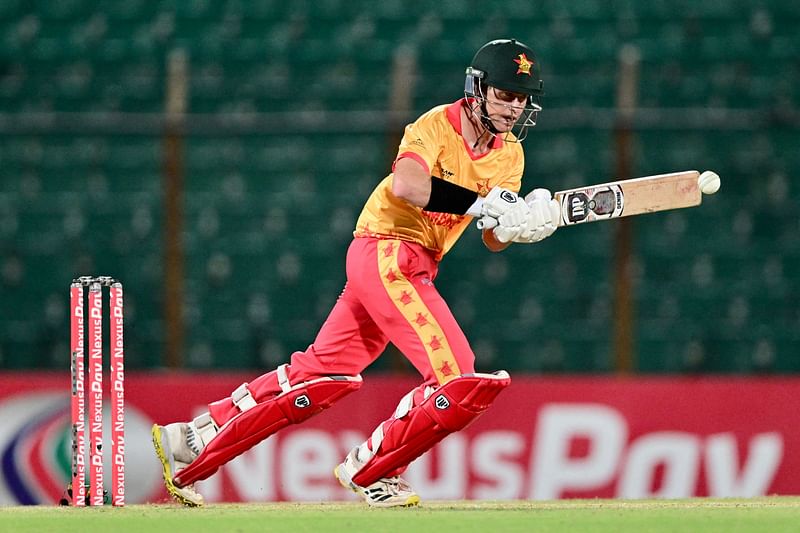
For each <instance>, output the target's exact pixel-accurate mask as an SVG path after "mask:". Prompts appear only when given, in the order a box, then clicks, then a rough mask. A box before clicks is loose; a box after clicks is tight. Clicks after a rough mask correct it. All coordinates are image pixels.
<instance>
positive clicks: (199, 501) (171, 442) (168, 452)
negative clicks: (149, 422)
mask: <svg viewBox="0 0 800 533" xmlns="http://www.w3.org/2000/svg"><path fill="white" fill-rule="evenodd" d="M151 433H152V436H153V447H154V448H155V450H156V455H157V456H158V460H159V461H161V466H162V468H163V473H164V485H166V487H167V492H169V493H170V495H171V496H172V497H173V498H175V499H176V500H177V501H178V502H180V503H182V504H184V505H187V506H189V507H199V506H201V505H203V503H205V500H204V499H203V495H202V494H200V493H199V492H197V491H196V490H195V489H194V484H191V485H186V486H185V487H179V486H177V485H175V483H174V481H173V479H174V478H175V473H176V472H177V471H178V470H181V469H183V468H186V467H187V466H188V465H189V463H191V462H192V461H193V460H194V459H195V458H196V457H197V455H198V453H199V452H196V451H195V450H193V449H192V446H190V444H192V443H193V442H194V441H196V440H197V438H196V436H195V435H194V430H193V429H192V428H191V427H190V425H189V424H187V423H185V422H177V423H174V424H167V425H166V426H159V425H158V424H154V425H153V429H152V431H151Z"/></svg>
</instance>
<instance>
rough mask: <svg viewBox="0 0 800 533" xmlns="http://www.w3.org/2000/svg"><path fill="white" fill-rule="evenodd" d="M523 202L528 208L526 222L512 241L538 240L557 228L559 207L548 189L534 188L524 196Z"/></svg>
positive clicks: (528, 241) (527, 241) (526, 241)
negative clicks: (523, 228) (522, 229)
mask: <svg viewBox="0 0 800 533" xmlns="http://www.w3.org/2000/svg"><path fill="white" fill-rule="evenodd" d="M525 203H526V204H527V205H528V207H529V208H530V211H529V213H528V223H527V225H526V228H525V230H524V231H522V232H521V233H520V234H519V235H517V236H516V237H515V238H514V239H513V241H514V242H521V243H528V244H530V243H534V242H539V241H541V240H543V239H546V238H547V237H549V236H550V235H552V234H553V233H554V232H555V231H556V230H557V229H558V220H559V217H560V216H561V208H560V206H559V205H558V202H557V201H555V200H553V195H552V194H551V193H550V191H549V190H547V189H534V190H533V191H531V192H530V193H528V195H527V196H525Z"/></svg>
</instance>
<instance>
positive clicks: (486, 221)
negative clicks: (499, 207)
mask: <svg viewBox="0 0 800 533" xmlns="http://www.w3.org/2000/svg"><path fill="white" fill-rule="evenodd" d="M477 225H478V229H492V228H493V227H495V226H497V219H495V218H492V217H483V218H481V219H479V220H478V224H477Z"/></svg>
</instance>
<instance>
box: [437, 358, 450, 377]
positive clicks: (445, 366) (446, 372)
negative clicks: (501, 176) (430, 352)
mask: <svg viewBox="0 0 800 533" xmlns="http://www.w3.org/2000/svg"><path fill="white" fill-rule="evenodd" d="M439 373H440V374H441V375H443V376H452V375H453V369H452V368H450V363H448V362H447V361H445V362H444V363H442V366H441V367H439Z"/></svg>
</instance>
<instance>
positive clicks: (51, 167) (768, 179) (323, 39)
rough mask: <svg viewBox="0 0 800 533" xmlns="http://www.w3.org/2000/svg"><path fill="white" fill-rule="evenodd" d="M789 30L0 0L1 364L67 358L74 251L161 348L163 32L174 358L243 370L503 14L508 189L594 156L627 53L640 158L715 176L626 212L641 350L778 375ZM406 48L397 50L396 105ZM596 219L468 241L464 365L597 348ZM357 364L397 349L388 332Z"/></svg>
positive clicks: (791, 328) (793, 94) (604, 254)
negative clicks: (708, 183)
mask: <svg viewBox="0 0 800 533" xmlns="http://www.w3.org/2000/svg"><path fill="white" fill-rule="evenodd" d="M799 28H800V4H798V3H797V2H796V1H791V0H780V1H777V0H776V1H753V2H747V1H725V0H717V1H714V2H690V1H677V2H675V1H671V2H667V1H652V2H639V1H612V2H603V1H599V0H580V1H575V2H557V1H528V0H506V1H480V2H478V1H475V2H472V1H470V2H458V1H454V0H443V1H436V2H427V1H426V2H407V1H405V2H400V1H397V0H388V1H380V2H368V1H347V2H345V1H341V2H340V1H332V0H328V1H319V2H311V1H292V2H288V1H274V0H256V1H252V2H250V1H243V0H227V1H223V0H220V1H212V0H197V1H187V2H181V1H177V0H173V1H161V2H149V1H144V0H133V1H126V2H112V1H101V2H91V1H89V0H44V1H31V2H28V1H23V0H5V1H3V2H2V3H0V252H1V254H2V255H1V256H0V368H3V369H20V368H29V369H33V368H53V369H60V370H64V371H66V368H67V365H68V359H69V354H68V341H69V330H68V322H69V315H68V305H67V300H68V287H69V281H70V280H71V279H72V277H74V276H76V275H80V274H109V275H112V276H114V277H116V278H119V279H121V280H122V281H123V282H124V284H125V296H126V301H125V303H126V364H127V366H128V367H129V368H133V369H136V368H156V367H160V366H162V365H164V356H165V337H166V332H165V321H164V298H165V291H164V221H165V213H164V203H165V199H164V186H163V183H164V157H165V155H164V128H163V126H164V122H163V116H162V113H163V112H164V109H165V104H164V101H165V85H166V71H167V67H166V65H167V56H168V54H169V53H170V51H171V50H174V49H182V50H184V51H185V52H186V54H187V57H188V61H189V91H188V93H189V94H188V95H189V99H188V109H187V111H188V115H187V117H186V122H185V130H184V134H183V136H182V145H183V153H182V162H183V169H184V176H183V179H184V191H183V199H182V205H183V211H184V226H183V232H182V234H181V243H182V246H183V252H184V255H185V269H184V280H185V281H184V285H183V289H184V299H183V312H184V320H183V324H184V328H185V343H184V348H185V349H184V351H183V352H182V354H181V356H182V361H183V365H184V366H185V367H188V368H226V369H230V368H252V369H260V368H272V367H274V366H275V365H276V364H278V363H281V362H283V361H285V360H287V358H288V356H289V355H290V353H291V351H293V350H297V349H304V348H305V347H306V346H307V345H308V344H309V343H310V342H311V341H312V340H313V336H314V334H315V333H316V330H317V328H318V327H319V325H320V324H321V323H322V321H323V320H324V317H325V316H326V314H327V311H328V310H329V308H330V306H331V305H332V304H333V302H334V301H335V298H336V297H337V295H338V293H339V291H340V290H341V287H342V284H343V282H344V253H345V250H346V247H347V244H348V242H349V238H350V235H351V232H352V227H353V224H354V221H355V218H356V216H357V215H358V212H359V209H360V207H361V205H362V204H363V202H364V200H365V199H366V197H367V195H368V194H369V192H370V191H371V189H372V187H373V186H374V185H375V184H376V183H377V182H378V181H379V180H380V179H382V178H383V177H384V176H385V175H386V173H387V172H388V170H389V167H390V164H391V160H392V158H393V156H394V146H396V141H397V139H398V135H399V133H400V132H401V129H402V126H403V124H404V123H405V121H408V120H413V118H415V117H416V115H417V114H419V113H420V112H422V111H424V110H426V109H428V108H429V107H431V106H433V105H437V104H440V103H446V102H451V101H454V100H455V99H457V98H459V97H460V96H461V94H462V88H463V71H464V68H465V66H466V65H467V64H468V62H469V60H470V59H471V56H472V54H473V52H474V50H475V49H476V48H477V47H479V46H480V45H481V44H483V43H484V42H485V41H487V40H489V39H492V38H496V37H501V36H503V37H504V36H514V37H516V38H518V39H520V40H522V41H523V42H526V43H527V44H529V45H530V46H532V47H533V48H534V49H535V50H536V52H537V55H538V57H539V60H540V63H541V65H542V73H543V78H544V81H545V90H546V92H547V96H546V98H545V100H544V102H543V105H544V108H545V109H544V112H543V113H542V114H541V115H540V121H539V125H538V126H537V127H536V128H535V129H534V130H533V132H532V133H531V134H530V136H529V137H528V139H527V141H526V142H525V153H526V159H527V173H526V177H525V183H526V185H525V189H526V190H528V189H530V188H533V187H534V186H545V187H548V188H550V189H553V190H557V189H562V188H567V187H575V186H580V185H586V184H590V183H598V182H602V181H608V180H610V179H611V178H612V177H613V175H614V168H615V152H614V143H613V126H614V117H615V112H614V105H615V90H616V89H615V86H616V78H617V71H618V66H617V64H618V59H617V58H618V53H619V50H620V48H621V47H622V46H623V45H625V44H633V45H636V46H637V47H638V49H639V52H640V54H641V64H640V74H639V76H640V79H639V86H638V87H639V105H640V106H641V108H642V109H641V112H640V113H639V114H638V115H637V118H636V120H635V126H636V133H635V142H634V151H633V154H634V158H633V161H632V172H633V173H634V174H633V175H647V174H654V173H662V172H670V171H674V170H682V169H698V170H705V169H713V170H716V171H717V172H718V173H719V174H720V176H722V183H723V185H722V190H721V191H720V193H719V194H718V195H716V196H714V197H707V198H706V199H705V202H704V204H703V205H702V206H701V207H699V208H696V209H690V210H680V211H673V212H668V213H660V214H654V215H648V216H643V217H637V218H636V219H635V220H632V222H631V224H632V229H633V236H634V249H633V259H634V268H632V269H631V271H630V276H631V277H632V291H633V294H632V295H631V297H632V301H633V303H634V317H635V323H634V330H633V332H634V336H633V340H634V347H635V356H636V369H637V371H639V372H663V373H667V372H673V373H697V372H704V373H705V372H722V373H730V372H734V373H754V372H775V373H783V372H797V371H798V370H800V356H799V355H798V354H800V303H799V302H800V223H799V222H798V199H800V135H798V133H799V129H798V124H800V120H799V119H798V116H799V115H800V113H799V112H798V105H800V31H798V29H799ZM398 49H401V50H405V51H407V52H408V53H410V54H412V55H413V56H414V57H415V59H416V68H415V72H416V74H415V75H414V76H413V78H412V79H409V80H406V82H407V85H408V87H411V89H412V92H411V96H412V98H411V103H410V107H411V108H410V109H404V110H401V112H400V113H399V115H400V116H399V117H397V118H398V119H399V122H398V121H397V120H390V118H389V117H388V115H387V113H386V112H387V110H388V108H389V95H390V93H391V91H392V87H393V85H392V69H393V67H392V65H393V58H394V57H395V54H396V53H397V51H398ZM286 112H289V113H286ZM346 112H351V114H348V113H346ZM279 113H280V114H279ZM248 117H249V118H248ZM343 117H344V118H343ZM615 224H616V222H611V223H600V224H590V225H586V226H583V227H574V228H564V229H561V230H560V231H559V232H557V233H556V234H555V235H554V236H553V238H551V239H549V240H547V241H545V242H543V243H541V244H538V245H535V246H527V247H526V246H515V247H513V248H511V249H509V250H507V251H506V252H504V253H502V254H490V253H489V252H487V251H486V250H484V249H483V247H482V245H481V244H480V242H479V241H480V240H479V236H478V232H477V231H471V232H469V233H468V234H466V235H465V236H464V237H463V238H462V240H461V242H460V243H459V245H458V246H457V247H456V248H455V249H454V251H453V252H451V253H450V254H449V255H448V256H447V257H446V258H445V260H444V261H443V263H442V265H441V271H440V277H439V279H438V280H437V285H438V287H439V289H440V290H441V292H442V293H443V294H444V295H445V297H446V298H447V299H448V301H449V302H450V304H451V307H452V308H453V310H454V312H455V314H456V316H457V317H458V318H459V320H460V322H461V324H462V326H463V328H464V330H465V331H466V333H467V335H468V337H469V338H470V339H471V341H472V343H473V345H474V348H475V351H476V353H477V355H478V367H479V368H480V369H496V368H507V369H509V370H515V371H528V372H578V373H591V372H611V371H613V370H614V363H613V361H614V357H613V353H612V351H613V349H612V330H613V312H612V295H613V287H612V279H613V272H612V269H613V264H614V263H613V260H614V258H613V235H614V230H615ZM374 368H375V369H381V370H394V371H408V370H409V369H408V367H407V366H406V365H404V364H403V362H402V360H401V359H400V358H399V357H398V356H397V354H396V353H393V352H392V353H389V354H386V356H385V357H383V358H381V359H380V360H379V361H378V362H377V363H376V364H375V366H374Z"/></svg>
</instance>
